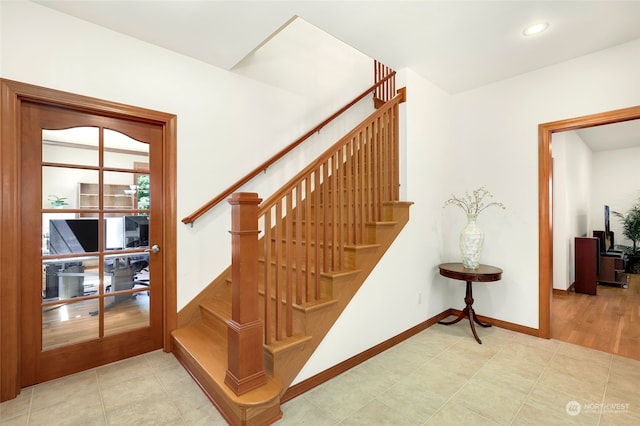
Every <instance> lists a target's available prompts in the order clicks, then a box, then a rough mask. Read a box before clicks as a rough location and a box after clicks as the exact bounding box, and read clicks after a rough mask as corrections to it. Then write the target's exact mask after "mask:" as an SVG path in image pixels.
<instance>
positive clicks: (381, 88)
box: [182, 61, 396, 226]
mask: <svg viewBox="0 0 640 426" xmlns="http://www.w3.org/2000/svg"><path fill="white" fill-rule="evenodd" d="M395 75H396V72H395V71H394V70H392V69H391V68H389V67H387V66H385V65H382V64H381V63H380V62H378V61H375V62H374V84H373V85H372V86H371V87H369V88H368V89H367V90H365V91H364V92H362V93H361V94H360V95H358V96H357V97H356V98H355V99H353V100H352V101H351V102H349V103H348V104H346V105H345V106H343V107H342V108H340V109H339V110H338V111H336V112H335V113H333V114H332V115H331V116H329V118H327V119H326V120H324V121H323V122H321V123H319V124H318V125H317V126H315V127H314V128H313V129H311V130H309V131H308V132H307V133H305V134H304V135H302V136H301V137H300V138H298V139H297V140H295V141H294V142H292V143H291V144H289V145H288V146H286V147H285V148H284V149H282V150H281V151H279V152H277V153H276V154H275V155H274V156H272V157H271V158H269V159H268V160H267V161H265V162H264V163H262V164H260V165H259V166H258V167H256V168H255V169H253V170H252V171H250V172H249V173H248V174H247V175H245V176H244V177H243V178H241V179H240V180H238V181H237V182H235V183H234V184H233V185H231V186H229V187H228V188H227V189H225V190H224V191H222V192H221V193H220V194H219V195H218V196H216V197H215V198H213V199H212V200H211V201H209V202H208V203H206V204H204V205H203V206H202V207H200V208H199V209H197V210H196V211H194V212H193V213H191V214H190V215H189V216H186V217H185V218H183V219H182V223H184V224H191V225H192V226H193V223H194V222H195V221H196V219H198V218H199V217H201V216H202V215H203V214H205V213H206V212H208V211H209V210H211V209H212V208H213V207H215V206H216V205H218V204H219V203H220V202H222V201H224V200H226V199H227V198H228V197H229V196H230V195H231V194H232V193H234V192H235V191H237V190H238V189H239V188H241V187H242V186H243V185H245V184H246V183H248V182H249V181H250V180H251V179H253V178H254V177H256V176H258V175H259V174H260V173H262V172H263V171H264V170H266V169H268V168H269V167H271V165H273V164H274V163H275V162H276V161H278V160H280V159H281V158H282V157H284V156H285V155H286V154H288V153H289V152H290V151H292V150H293V149H294V148H296V147H297V146H298V145H300V144H301V143H303V142H304V141H306V140H307V139H309V138H310V137H311V136H313V135H314V134H315V133H316V132H319V131H320V130H322V128H324V127H325V126H327V125H328V124H329V123H331V122H332V121H333V120H335V119H336V118H338V117H339V116H340V115H342V114H343V113H344V112H346V111H348V110H349V109H350V108H351V107H353V106H354V105H355V104H357V103H358V102H360V101H361V100H362V99H364V98H365V97H367V96H368V95H370V94H371V93H373V95H374V105H375V106H376V108H379V107H380V106H381V105H383V104H384V102H387V101H389V100H390V99H391V98H393V97H394V96H395Z"/></svg>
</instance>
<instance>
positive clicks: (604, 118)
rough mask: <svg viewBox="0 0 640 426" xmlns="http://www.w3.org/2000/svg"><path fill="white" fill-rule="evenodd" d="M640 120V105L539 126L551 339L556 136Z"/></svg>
mask: <svg viewBox="0 0 640 426" xmlns="http://www.w3.org/2000/svg"><path fill="white" fill-rule="evenodd" d="M639 118H640V106H635V107H630V108H623V109H618V110H613V111H608V112H603V113H599V114H591V115H584V116H581V117H575V118H570V119H567V120H560V121H553V122H549V123H543V124H540V125H538V226H539V227H538V240H539V244H538V256H539V262H538V268H539V275H538V279H539V284H538V287H539V292H538V315H539V319H538V335H539V336H540V337H544V338H547V339H548V338H550V337H551V294H552V289H553V226H552V223H553V222H552V219H553V204H552V200H553V199H552V197H553V160H552V147H551V137H552V135H553V133H557V132H564V131H568V130H578V129H583V128H585V127H592V126H600V125H603V124H613V123H619V122H623V121H629V120H637V119H639Z"/></svg>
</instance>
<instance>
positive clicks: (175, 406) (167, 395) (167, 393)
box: [144, 352, 187, 424]
mask: <svg viewBox="0 0 640 426" xmlns="http://www.w3.org/2000/svg"><path fill="white" fill-rule="evenodd" d="M149 353H152V352H149ZM149 353H146V354H144V359H145V361H147V364H149V367H151V371H153V376H154V377H155V378H156V380H157V381H158V383H160V386H161V387H162V390H163V391H164V394H165V395H166V397H167V398H169V400H170V401H171V404H172V405H173V407H174V408H175V409H176V411H177V412H178V414H179V415H180V420H182V422H183V423H184V424H187V421H186V419H185V418H184V415H183V414H182V410H180V408H179V407H178V406H177V405H176V404H175V402H174V398H172V397H171V395H170V394H169V390H168V389H167V387H166V386H165V384H164V382H163V381H162V379H160V376H159V375H158V372H157V371H156V367H155V366H153V365H152V364H151V362H150V361H149V359H148V358H147V355H148V354H149Z"/></svg>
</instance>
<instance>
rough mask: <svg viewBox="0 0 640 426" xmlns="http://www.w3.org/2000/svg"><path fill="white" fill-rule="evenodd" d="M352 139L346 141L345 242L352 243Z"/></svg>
mask: <svg viewBox="0 0 640 426" xmlns="http://www.w3.org/2000/svg"><path fill="white" fill-rule="evenodd" d="M353 151H354V148H353V139H350V140H349V142H348V143H347V153H346V155H347V164H346V167H345V169H346V173H347V244H354V243H355V237H354V222H353V208H352V206H353V202H354V197H353V155H354V154H353Z"/></svg>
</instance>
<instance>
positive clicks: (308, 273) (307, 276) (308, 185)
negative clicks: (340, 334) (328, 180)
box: [304, 176, 317, 302]
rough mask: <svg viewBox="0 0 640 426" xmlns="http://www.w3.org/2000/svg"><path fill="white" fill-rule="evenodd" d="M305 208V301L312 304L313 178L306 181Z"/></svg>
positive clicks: (309, 177)
mask: <svg viewBox="0 0 640 426" xmlns="http://www.w3.org/2000/svg"><path fill="white" fill-rule="evenodd" d="M304 195H305V206H306V211H305V218H304V229H305V231H304V234H305V237H304V239H305V250H304V253H305V254H304V256H305V259H304V267H305V269H306V271H305V272H306V274H305V301H306V302H310V301H311V300H312V299H311V295H312V294H313V292H312V290H311V289H312V287H311V285H312V281H311V256H312V252H311V247H312V245H311V220H312V218H311V214H312V209H311V208H312V207H313V196H312V193H311V176H307V177H306V179H305V194H304ZM314 208H315V209H317V207H314Z"/></svg>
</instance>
